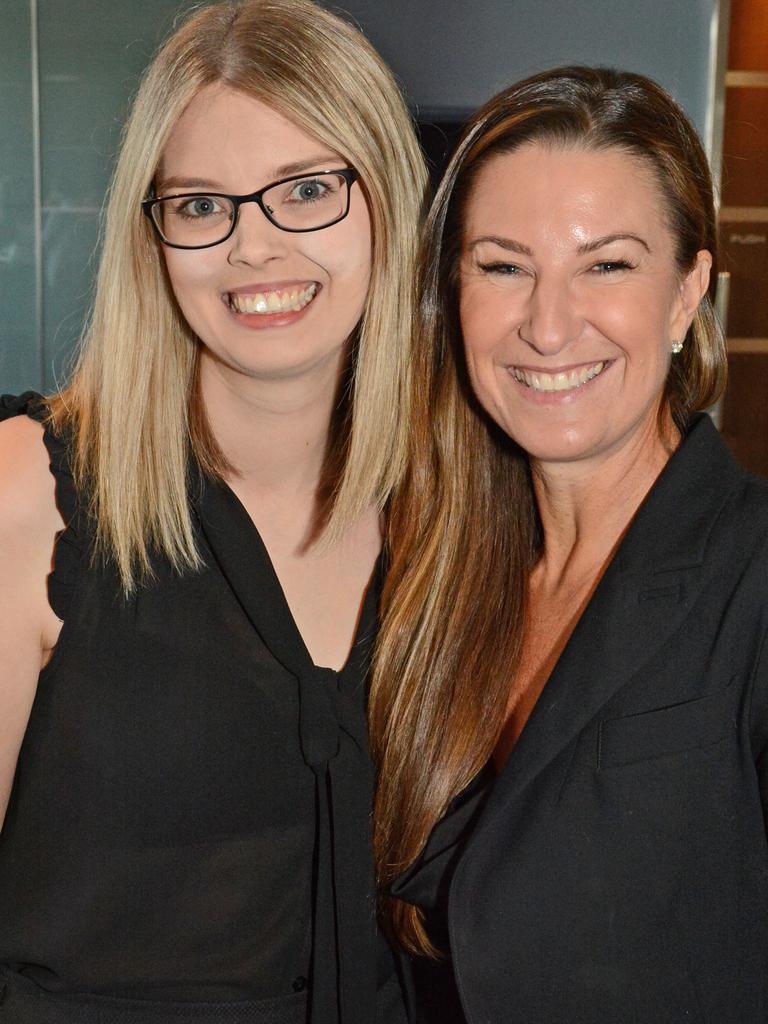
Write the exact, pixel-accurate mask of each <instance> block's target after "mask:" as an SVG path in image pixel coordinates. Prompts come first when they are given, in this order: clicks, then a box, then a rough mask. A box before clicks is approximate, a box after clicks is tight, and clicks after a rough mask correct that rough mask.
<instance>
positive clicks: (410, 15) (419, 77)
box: [0, 0, 768, 474]
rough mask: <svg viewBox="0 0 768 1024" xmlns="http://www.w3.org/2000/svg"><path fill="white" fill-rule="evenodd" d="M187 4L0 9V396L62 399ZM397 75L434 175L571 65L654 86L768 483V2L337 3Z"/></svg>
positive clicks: (734, 437) (742, 455)
mask: <svg viewBox="0 0 768 1024" xmlns="http://www.w3.org/2000/svg"><path fill="white" fill-rule="evenodd" d="M197 6H200V4H199V3H193V2H191V0H187V2H184V0H132V2H131V3H130V4H118V3H115V2H113V0H2V8H3V9H2V14H3V19H2V29H1V30H0V392H18V391H21V390H25V389H27V388H35V389H39V390H44V391H47V390H51V389H54V388H55V387H56V386H57V385H58V384H60V383H61V382H62V381H63V379H64V377H65V376H66V372H67V368H68V366H69V365H70V364H71V359H72V354H73V351H74V348H75V346H76V344H77V340H78V338H79V335H80V332H81V330H82V325H83V322H84V319H85V317H86V316H87V310H88V306H89V302H90V298H91V290H92V285H93V278H94V272H95V266H96V258H97V247H98V235H99V224H100V215H101V208H102V204H103V201H104V195H105V192H106V189H107V187H108V183H109V176H110V172H111V168H112V161H113V158H114V155H115V152H116V149H117V146H118V143H119V138H120V127H121V124H122V121H123V119H124V117H125V115H126V112H127V109H128V105H129V102H130V98H131V96H132V94H133V92H134V90H135V88H136V83H137V79H138V76H139V75H140V73H141V71H142V69H143V68H144V67H145V66H146V64H147V63H148V61H149V60H150V59H151V56H152V54H153V52H154V50H155V49H156V47H157V46H158V45H159V43H160V42H161V40H162V39H163V38H164V37H165V36H166V35H167V34H168V33H169V32H170V31H171V30H172V29H173V27H174V25H175V23H176V21H177V20H178V19H179V18H180V17H183V16H184V15H185V14H186V13H187V12H188V11H189V10H191V9H192V8H193V7H197ZM328 6H330V7H332V8H333V9H334V10H338V11H346V12H347V13H348V14H349V15H350V16H351V17H352V18H353V20H355V21H356V22H357V23H358V24H359V25H360V26H361V27H362V29H363V30H364V31H365V32H366V34H367V35H368V36H369V38H371V40H372V41H373V42H374V44H375V45H376V46H377V47H378V49H379V50H380V52H381V53H382V55H383V56H384V57H385V59H386V60H387V61H388V62H389V63H390V65H391V66H392V67H393V68H394V70H395V72H396V74H397V76H398V78H399V80H400V82H401V85H402V87H403V89H404V92H405V94H406V97H407V99H408V101H409V103H410V105H411V107H412V109H413V112H414V115H415V117H416V119H417V121H418V123H419V126H420V131H421V135H422V140H423V143H424V146H425V149H426V151H427V153H428V156H429V158H430V161H431V163H432V165H433V168H434V172H435V174H437V173H438V172H439V168H440V166H441V165H442V163H443V162H444V160H445V157H446V156H447V155H448V153H449V151H450V147H451V144H452V142H453V140H454V139H455V137H456V135H457V134H458V132H459V131H460V128H461V125H462V123H463V121H464V120H465V119H466V117H467V116H468V114H469V113H470V112H471V111H472V110H474V109H475V108H476V107H477V106H479V105H480V104H481V103H482V102H483V101H484V100H486V99H487V98H488V97H489V96H490V95H491V94H492V93H494V92H496V91H497V90H498V89H500V88H502V87H504V86H505V85H508V84H509V83H510V82H512V81H514V80H515V79H517V78H520V77H523V76H525V75H527V74H530V73H532V72H535V71H538V70H541V69H543V68H546V67H552V66H555V65H558V64H564V63H569V62H579V63H590V64H609V65H614V66H619V67H624V68H628V69H631V70H635V71H640V72H642V73H644V74H647V75H650V76H651V77H653V78H655V79H657V80H658V81H659V82H661V84H662V85H664V86H665V87H666V88H667V89H669V91H670V92H671V93H672V94H673V95H674V96H676V97H677V99H678V100H679V101H680V102H681V103H682V104H683V106H684V107H685V108H686V110H687V111H688V113H689V114H690V116H691V117H692V119H693V121H694V123H695V124H696V127H697V128H698V130H699V132H700V133H701V135H702V138H703V140H704V143H705V146H706V149H707V152H708V154H709V156H710V160H711V163H712V168H713V171H714V174H715V178H716V180H717V182H718V184H719V187H720V192H721V210H720V226H721V239H722V247H723V261H722V267H721V269H722V270H725V271H727V272H728V273H729V274H730V281H729V283H730V288H729V289H727V288H725V287H724V288H723V289H721V292H722V297H723V298H724V297H725V293H726V291H729V302H728V304H727V309H726V306H725V305H724V304H722V303H721V315H722V317H723V319H724V321H727V330H728V335H729V352H730V355H729V361H730V364H731V383H730V385H729V389H728V392H727V394H726V398H725V401H724V402H723V403H722V405H721V407H720V408H719V409H717V410H714V415H715V418H716V420H717V421H718V422H719V423H720V425H721V428H722V430H723V433H724V435H725V436H726V438H727V439H728V441H729V443H730V444H731V446H732V448H733V449H734V451H735V453H736V455H737V457H738V458H739V459H740V460H741V461H742V462H743V463H745V464H746V465H747V466H749V467H750V468H752V469H754V470H756V471H758V472H762V473H765V474H768V0H672V2H670V0H643V2H642V3H638V2H637V0H581V2H578V3H576V2H572V0H474V2H473V3H472V4H471V5H470V4H469V3H468V2H466V0H342V2H341V3H339V4H335V3H334V4H328Z"/></svg>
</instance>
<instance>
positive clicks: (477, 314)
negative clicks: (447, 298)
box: [459, 283, 516, 370]
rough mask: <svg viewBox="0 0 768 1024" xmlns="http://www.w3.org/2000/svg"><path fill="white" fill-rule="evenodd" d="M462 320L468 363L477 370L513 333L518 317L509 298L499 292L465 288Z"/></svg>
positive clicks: (497, 290)
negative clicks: (516, 317)
mask: <svg viewBox="0 0 768 1024" xmlns="http://www.w3.org/2000/svg"><path fill="white" fill-rule="evenodd" d="M459 320H460V323H461V333H462V337H463V339H464V350H465V352H466V354H467V361H468V363H470V364H475V366H476V368H477V369H478V370H480V369H481V367H482V364H483V363H484V362H487V361H488V359H489V358H490V357H491V355H492V354H493V352H494V350H495V349H496V348H497V347H498V346H500V345H502V344H503V343H504V341H505V339H507V338H508V337H509V336H510V334H511V332H513V330H514V324H515V322H516V321H515V316H514V310H513V308H512V303H510V301H509V298H508V297H507V296H505V295H504V294H503V293H502V292H501V290H500V289H495V288H487V287H478V286H477V285H473V284H472V283H470V284H468V285H462V288H461V293H460V297H459Z"/></svg>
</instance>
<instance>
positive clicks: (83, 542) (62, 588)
mask: <svg viewBox="0 0 768 1024" xmlns="http://www.w3.org/2000/svg"><path fill="white" fill-rule="evenodd" d="M13 416H29V417H30V419H33V420H37V422H38V423H42V424H43V427H44V432H43V440H44V442H45V447H46V449H47V451H48V460H49V462H50V467H51V473H52V474H53V477H54V480H55V481H56V505H57V507H58V509H59V512H60V513H61V518H62V519H63V520H64V523H65V524H66V525H65V527H64V529H63V530H62V531H61V533H60V534H59V536H58V539H57V541H56V552H55V557H54V566H53V569H52V570H51V574H50V576H49V577H48V600H49V601H50V604H51V608H52V609H53V610H54V612H55V613H56V615H57V616H58V617H59V618H60V619H62V620H63V619H65V618H66V613H67V610H68V609H69V606H70V599H71V595H72V591H73V589H74V586H75V582H76V580H77V577H78V574H79V572H80V565H81V562H82V559H83V554H84V552H85V551H86V549H87V548H88V546H89V545H88V543H87V536H86V534H85V530H84V523H85V521H86V517H85V516H84V515H83V510H82V503H81V501H80V496H79V495H78V492H77V489H76V487H75V480H74V476H73V473H72V465H71V459H70V446H69V444H68V443H67V440H66V438H64V437H62V436H61V435H60V434H58V433H56V432H54V430H53V428H52V426H51V425H50V423H49V422H48V406H47V404H46V401H45V399H44V398H43V396H42V395H39V394H37V392H35V391H27V392H25V393H24V394H23V395H18V396H16V395H2V396H0V421H1V420H7V419H11V417H13Z"/></svg>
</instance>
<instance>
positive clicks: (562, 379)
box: [512, 362, 607, 391]
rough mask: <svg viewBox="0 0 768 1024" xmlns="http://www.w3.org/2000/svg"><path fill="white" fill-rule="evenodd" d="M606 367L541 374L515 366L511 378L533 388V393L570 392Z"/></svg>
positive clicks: (593, 365) (602, 363) (605, 364)
mask: <svg viewBox="0 0 768 1024" xmlns="http://www.w3.org/2000/svg"><path fill="white" fill-rule="evenodd" d="M606 366H607V363H606V362H601V363H592V365H591V366H583V367H581V368H580V369H577V370H569V371H567V372H565V371H564V372H561V373H542V372H541V371H540V370H539V371H538V372H536V373H533V372H532V371H531V370H523V369H520V368H518V367H516V366H515V367H512V376H513V377H514V378H515V380H519V381H520V383H521V384H525V386H526V387H529V388H533V390H534V391H571V390H573V389H574V388H579V387H581V385H582V384H586V383H587V381H589V380H593V379H594V378H595V377H596V376H597V375H598V373H601V372H602V371H603V370H604V369H605V367H606Z"/></svg>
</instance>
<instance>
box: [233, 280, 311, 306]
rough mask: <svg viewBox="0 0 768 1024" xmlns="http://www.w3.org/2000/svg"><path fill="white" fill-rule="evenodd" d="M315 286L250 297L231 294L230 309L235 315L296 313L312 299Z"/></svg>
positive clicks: (259, 293)
mask: <svg viewBox="0 0 768 1024" xmlns="http://www.w3.org/2000/svg"><path fill="white" fill-rule="evenodd" d="M316 293H317V285H316V284H314V283H312V284H310V285H307V287H306V288H293V289H291V290H290V291H279V292H254V293H253V294H252V295H240V294H234V293H231V294H230V296H229V305H230V308H231V309H233V310H234V311H235V313H290V312H295V313H298V312H299V311H300V310H302V309H303V308H304V307H305V306H307V305H309V303H310V302H311V301H312V299H314V297H315V294H316Z"/></svg>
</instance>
